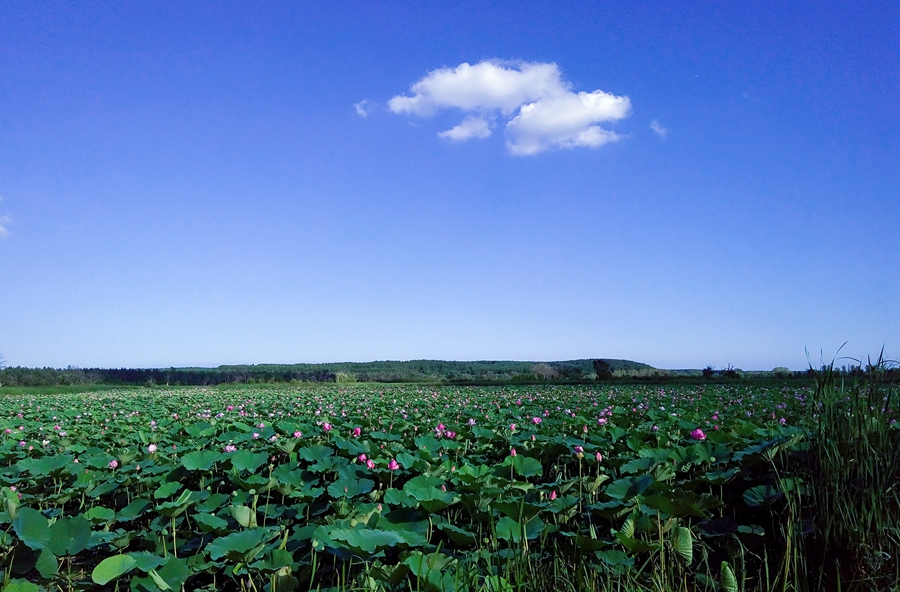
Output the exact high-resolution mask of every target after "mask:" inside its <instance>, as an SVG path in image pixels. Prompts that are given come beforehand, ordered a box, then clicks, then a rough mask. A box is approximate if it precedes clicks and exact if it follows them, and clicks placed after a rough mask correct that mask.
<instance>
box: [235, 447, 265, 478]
mask: <svg viewBox="0 0 900 592" xmlns="http://www.w3.org/2000/svg"><path fill="white" fill-rule="evenodd" d="M228 458H230V459H231V466H233V467H234V468H235V469H237V470H238V471H247V472H249V473H252V472H254V471H256V469H258V468H259V467H261V466H263V464H264V463H265V462H266V461H267V460H268V459H269V455H268V454H266V453H265V452H256V453H254V452H250V451H249V450H246V449H242V450H238V451H237V452H235V453H233V454H231V455H230V456H229V457H228Z"/></svg>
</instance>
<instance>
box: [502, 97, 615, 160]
mask: <svg viewBox="0 0 900 592" xmlns="http://www.w3.org/2000/svg"><path fill="white" fill-rule="evenodd" d="M630 112H631V102H630V101H629V100H628V97H617V96H615V95H611V94H609V93H605V92H603V91H602V90H595V91H594V92H592V93H586V92H580V93H578V94H575V93H566V94H564V95H560V96H557V97H552V98H548V99H543V100H540V101H537V102H534V103H529V104H527V105H522V107H521V108H520V109H519V114H518V115H516V116H515V117H514V118H512V120H510V122H509V123H508V124H507V125H506V128H507V130H508V131H509V136H510V137H509V140H508V141H507V144H506V145H507V147H508V148H509V151H510V152H511V153H513V154H523V155H524V154H537V153H538V152H542V151H544V150H546V149H548V148H553V147H555V148H575V147H576V146H587V147H592V148H595V147H597V146H602V145H603V144H607V143H609V142H613V141H615V140H618V139H619V138H620V137H621V136H619V135H618V134H616V133H615V132H611V131H609V130H605V129H603V128H601V127H599V126H597V125H595V124H597V123H600V122H602V121H615V120H617V119H622V118H623V117H627V116H628V114H629V113H630Z"/></svg>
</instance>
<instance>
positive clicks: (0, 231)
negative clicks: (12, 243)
mask: <svg viewBox="0 0 900 592" xmlns="http://www.w3.org/2000/svg"><path fill="white" fill-rule="evenodd" d="M10 222H12V219H11V218H10V217H9V216H0V239H3V238H6V237H8V236H9V230H8V229H7V228H6V225H7V224H9V223H10Z"/></svg>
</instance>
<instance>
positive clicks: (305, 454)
mask: <svg viewBox="0 0 900 592" xmlns="http://www.w3.org/2000/svg"><path fill="white" fill-rule="evenodd" d="M333 454H334V449H333V448H331V447H330V446H320V445H316V446H305V447H303V448H298V449H297V457H298V458H302V459H303V460H305V461H307V462H315V461H317V460H320V459H323V458H326V457H329V456H332V455H333Z"/></svg>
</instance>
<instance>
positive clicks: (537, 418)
mask: <svg viewBox="0 0 900 592" xmlns="http://www.w3.org/2000/svg"><path fill="white" fill-rule="evenodd" d="M542 421H543V420H542V419H541V418H540V417H532V418H531V423H533V424H534V425H538V424H540V423H541V422H542Z"/></svg>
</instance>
